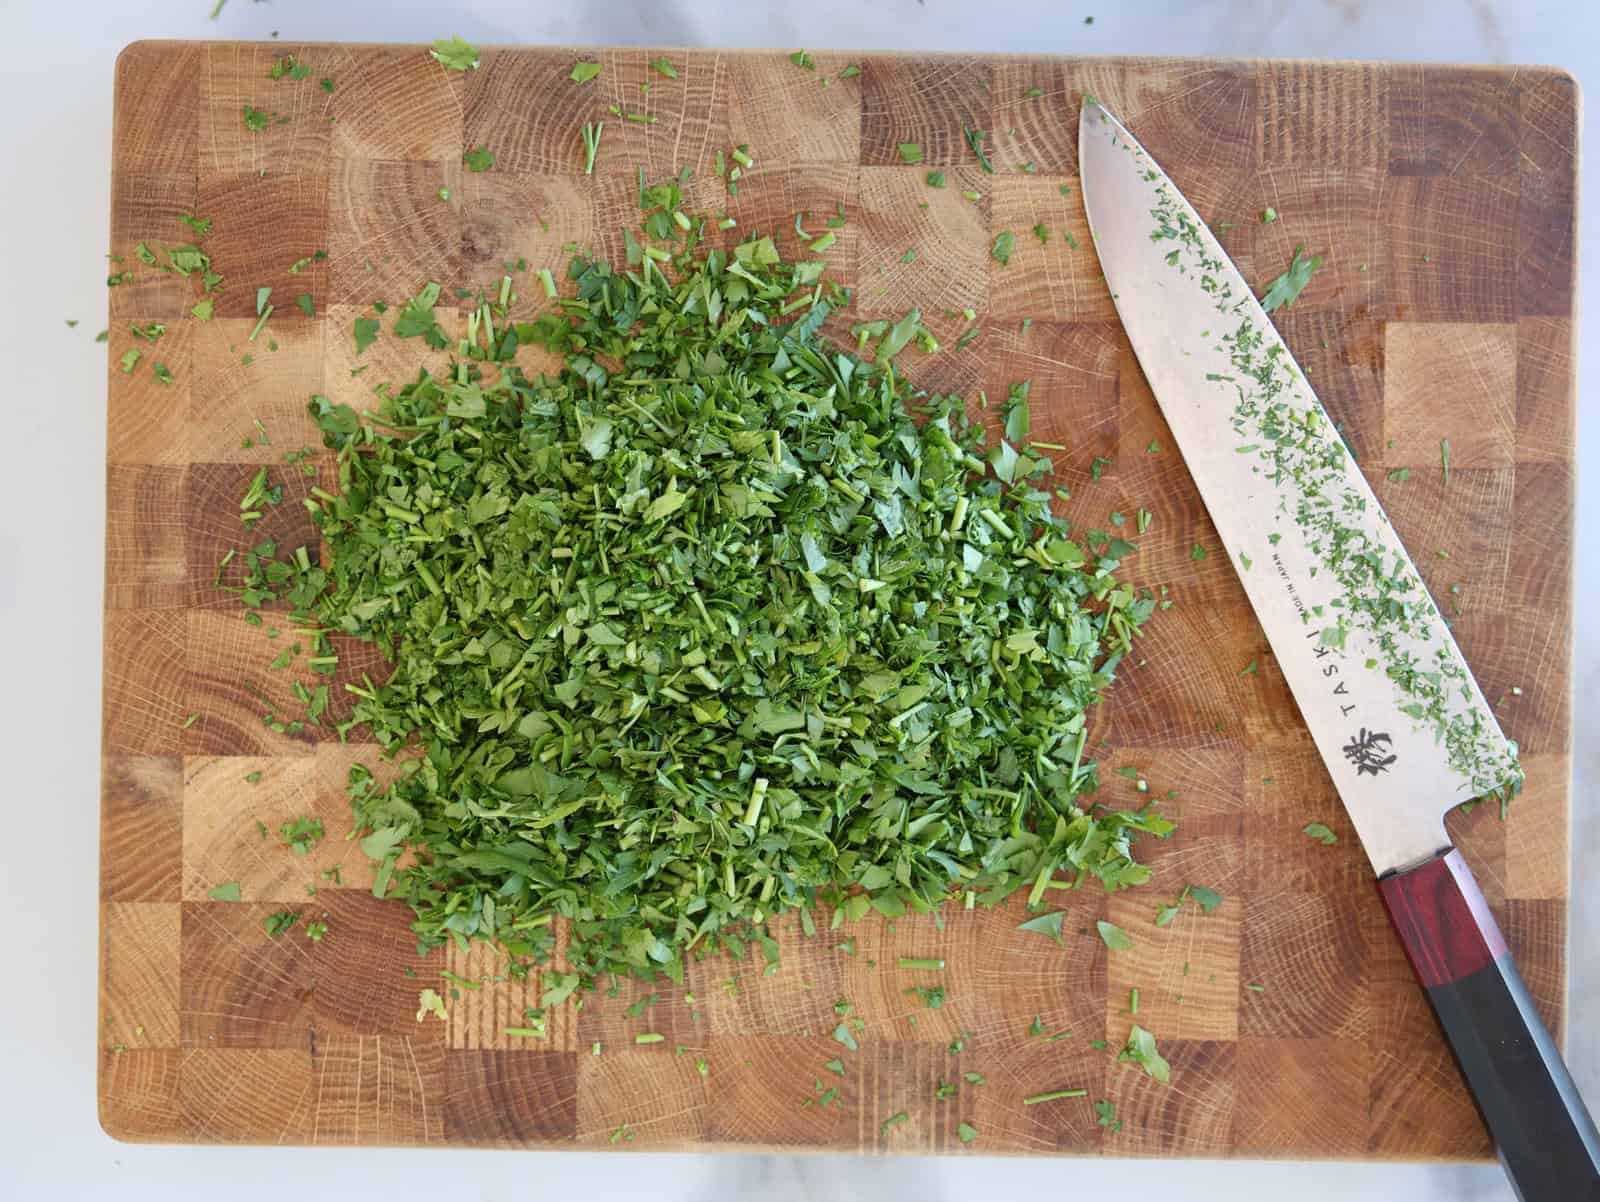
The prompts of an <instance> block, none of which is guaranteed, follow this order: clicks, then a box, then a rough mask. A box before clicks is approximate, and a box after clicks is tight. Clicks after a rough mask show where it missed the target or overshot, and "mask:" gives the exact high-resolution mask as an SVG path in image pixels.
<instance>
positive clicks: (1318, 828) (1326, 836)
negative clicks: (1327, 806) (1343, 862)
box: [1300, 822, 1339, 847]
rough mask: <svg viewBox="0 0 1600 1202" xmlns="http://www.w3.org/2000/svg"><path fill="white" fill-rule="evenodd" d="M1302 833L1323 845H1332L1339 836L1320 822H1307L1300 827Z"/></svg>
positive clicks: (1337, 840)
mask: <svg viewBox="0 0 1600 1202" xmlns="http://www.w3.org/2000/svg"><path fill="white" fill-rule="evenodd" d="M1300 831H1301V833H1302V834H1304V835H1307V836H1309V837H1310V838H1312V839H1315V840H1316V841H1317V842H1318V843H1321V844H1322V845H1323V846H1324V847H1332V846H1333V845H1334V844H1335V843H1337V842H1339V836H1338V834H1336V833H1335V832H1334V831H1332V830H1331V829H1329V828H1328V827H1327V826H1326V825H1325V824H1323V823H1321V822H1308V823H1306V824H1305V825H1304V826H1303V827H1301V828H1300Z"/></svg>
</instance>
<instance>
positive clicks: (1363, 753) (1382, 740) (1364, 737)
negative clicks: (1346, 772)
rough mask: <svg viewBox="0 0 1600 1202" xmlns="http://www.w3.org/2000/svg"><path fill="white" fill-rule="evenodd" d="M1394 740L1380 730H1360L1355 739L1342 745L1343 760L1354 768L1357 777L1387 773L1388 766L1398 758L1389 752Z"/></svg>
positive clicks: (1363, 728) (1364, 728)
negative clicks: (1347, 761)
mask: <svg viewBox="0 0 1600 1202" xmlns="http://www.w3.org/2000/svg"><path fill="white" fill-rule="evenodd" d="M1393 745H1394V740H1393V739H1391V738H1390V737H1389V736H1388V735H1387V734H1385V733H1384V732H1383V731H1381V730H1368V729H1367V728H1366V727H1365V726H1363V727H1362V728H1361V731H1360V733H1358V734H1357V735H1356V736H1355V738H1353V739H1351V740H1350V741H1349V742H1348V743H1346V744H1345V745H1344V758H1345V759H1347V760H1349V761H1350V762H1351V763H1352V764H1354V765H1355V766H1356V775H1357V776H1377V775H1378V773H1380V772H1387V771H1389V765H1390V764H1393V763H1394V762H1395V760H1396V759H1397V758H1398V757H1397V756H1395V755H1394V753H1393V752H1391V751H1390V750H1389V748H1390V747H1392V746H1393Z"/></svg>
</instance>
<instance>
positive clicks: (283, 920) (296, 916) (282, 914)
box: [261, 910, 300, 939]
mask: <svg viewBox="0 0 1600 1202" xmlns="http://www.w3.org/2000/svg"><path fill="white" fill-rule="evenodd" d="M299 921H300V912H299V911H298V910H279V911H278V912H277V913H276V914H268V915H267V916H266V917H265V918H264V919H262V920H261V926H262V928H263V929H264V930H265V931H266V932H267V938H269V939H277V938H279V937H280V936H282V935H285V934H287V933H288V932H289V930H290V928H292V927H293V926H294V925H295V923H297V922H299Z"/></svg>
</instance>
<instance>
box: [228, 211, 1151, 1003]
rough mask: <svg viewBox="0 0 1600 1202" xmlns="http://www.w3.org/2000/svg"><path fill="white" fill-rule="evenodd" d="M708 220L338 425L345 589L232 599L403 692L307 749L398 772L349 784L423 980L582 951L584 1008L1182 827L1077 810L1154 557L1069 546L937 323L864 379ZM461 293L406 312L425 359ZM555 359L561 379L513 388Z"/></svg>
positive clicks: (324, 513)
mask: <svg viewBox="0 0 1600 1202" xmlns="http://www.w3.org/2000/svg"><path fill="white" fill-rule="evenodd" d="M680 196H681V193H680V190H679V186H678V184H675V183H667V184H663V185H659V186H657V187H653V188H642V189H641V192H640V197H641V204H642V207H643V209H644V210H645V212H646V217H645V220H644V226H643V228H644V229H645V231H646V237H645V242H646V244H647V245H645V246H644V247H643V248H641V245H640V243H639V242H638V241H636V239H635V236H634V235H632V234H630V235H629V236H628V238H627V243H628V256H627V257H628V262H627V264H626V265H625V266H624V267H613V266H611V265H608V264H606V263H603V262H598V261H594V260H590V259H586V258H582V257H579V258H576V259H574V261H573V262H572V265H571V271H570V285H571V291H572V294H571V295H567V296H564V297H562V298H560V299H559V300H557V301H555V302H554V303H553V305H552V308H551V310H550V311H549V312H547V313H546V314H545V315H544V316H542V317H541V318H540V319H539V320H537V321H535V322H531V323H523V322H517V321H513V320H511V319H510V318H509V317H508V314H507V310H508V307H509V303H511V302H514V299H515V298H514V296H513V294H512V288H511V283H512V282H511V278H510V276H509V274H508V275H507V277H506V278H505V280H504V281H503V282H502V283H501V285H500V287H499V288H498V290H497V291H492V292H491V294H490V295H489V296H488V297H481V296H480V297H479V298H478V300H477V301H476V302H474V303H475V304H476V308H475V309H474V311H473V313H472V315H471V320H470V323H469V325H470V330H469V336H468V338H466V339H463V340H462V341H461V342H460V343H459V344H457V346H456V348H455V349H456V352H457V357H456V360H455V362H454V363H453V364H452V366H451V368H450V370H449V371H448V372H446V373H444V374H441V375H439V376H432V375H429V374H428V373H427V372H425V371H424V372H422V373H420V374H419V375H418V377H417V379H416V380H415V381H414V382H411V383H409V384H407V385H406V386H405V387H403V388H399V389H393V390H385V389H380V390H379V391H378V402H377V408H376V410H375V412H374V413H372V414H371V415H370V416H369V418H368V419H367V420H363V419H362V418H361V417H360V415H358V414H357V413H356V412H355V411H354V410H352V409H351V408H350V407H348V406H345V405H336V404H332V403H330V402H329V401H328V400H326V399H325V398H322V397H317V398H314V399H313V401H312V403H311V411H312V414H313V416H314V417H315V418H316V420H317V422H318V424H319V426H320V427H321V429H322V430H323V432H324V440H325V442H326V443H327V444H328V445H329V446H331V447H334V448H337V451H338V460H339V482H338V490H337V493H334V492H332V491H323V490H313V492H312V496H311V497H310V498H309V499H308V500H307V505H308V507H309V508H310V509H311V511H312V516H313V518H314V520H315V522H316V523H317V525H318V526H319V527H320V529H321V533H322V538H323V541H324V544H325V547H326V550H327V552H328V554H329V557H330V558H329V560H328V566H326V567H324V566H323V565H322V564H321V563H319V562H318V558H319V557H318V556H317V555H316V553H315V549H314V548H311V549H299V548H288V547H284V548H279V547H277V546H274V545H272V544H270V543H269V544H258V545H257V547H256V548H255V549H254V550H253V551H251V552H250V553H248V554H246V555H245V556H244V557H243V559H242V561H241V563H242V566H243V569H244V575H243V578H242V580H238V579H237V570H236V571H235V573H234V578H231V579H229V580H228V584H229V585H234V584H236V583H237V584H238V585H239V586H240V587H241V590H242V593H243V596H244V599H245V601H246V603H247V604H250V605H252V606H260V605H261V604H263V603H266V602H269V601H273V600H276V601H280V602H287V603H288V605H289V607H290V608H291V609H292V610H293V611H294V619H295V620H296V621H297V622H298V623H300V624H302V626H304V627H305V628H306V629H307V630H309V631H311V632H313V634H314V640H315V646H316V648H317V654H316V656H315V659H316V660H318V661H320V663H321V665H322V666H323V668H324V670H325V671H331V670H332V667H331V662H336V661H337V656H338V654H339V645H338V640H339V639H340V638H341V637H342V638H353V639H360V640H367V641H371V642H374V643H376V644H377V646H378V647H379V648H380V649H381V650H382V652H383V653H384V655H385V657H386V658H387V660H388V661H389V662H390V663H391V664H392V671H391V672H389V673H388V675H387V676H386V677H384V678H382V679H365V680H363V681H361V682H358V683H351V684H347V685H345V686H344V688H345V690H346V693H345V698H344V699H340V698H336V699H335V701H334V703H333V704H332V705H329V703H328V697H327V694H326V692H319V693H318V694H317V695H316V699H317V700H318V701H320V705H318V706H316V707H315V708H316V712H315V713H312V712H311V709H312V708H313V707H310V706H308V712H307V716H306V721H309V722H321V723H325V724H335V725H337V726H338V727H339V730H340V733H341V734H343V733H345V732H346V731H348V730H349V729H351V728H353V727H357V726H363V727H366V728H369V729H370V730H371V732H372V733H373V735H374V736H375V737H376V738H377V740H378V741H379V742H380V743H381V744H382V745H383V746H384V748H385V749H386V750H387V751H388V752H390V753H399V755H400V759H401V767H402V772H401V775H400V776H399V779H398V780H397V781H396V782H395V783H394V784H393V785H392V786H389V787H381V786H380V785H379V783H378V781H377V779H376V778H375V777H374V776H373V775H372V774H371V772H369V771H368V769H367V768H365V767H359V766H358V767H357V768H355V769H353V770H352V773H351V777H350V783H349V792H350V798H351V802H352V805H353V807H354V817H355V822H356V825H357V828H358V829H359V830H361V831H362V832H364V833H365V837H364V838H363V839H362V841H361V846H362V848H363V850H364V851H365V852H366V853H367V854H368V855H369V856H370V857H371V858H372V860H373V861H374V862H376V863H378V864H379V865H380V866H381V867H380V869H379V872H378V876H377V881H376V885H375V892H376V893H378V894H379V895H380V896H391V897H402V898H404V899H405V900H406V901H407V902H408V903H409V904H410V906H411V908H412V910H413V911H414V912H415V922H414V929H415V930H416V932H417V934H418V936H419V938H420V941H421V943H422V944H423V945H425V946H434V945H438V944H440V943H442V942H444V941H446V940H448V939H451V938H454V939H456V940H458V941H461V942H465V941H467V940H470V939H477V938H483V939H492V940H495V941H497V942H498V943H500V944H501V945H502V946H503V947H505V948H506V949H507V950H509V951H510V953H511V954H512V956H513V957H514V958H517V959H520V960H521V961H523V962H524V963H525V962H526V961H527V959H528V958H530V957H531V958H532V959H533V960H535V961H537V962H543V961H545V960H547V959H548V957H549V954H550V952H551V950H552V948H553V944H554V937H553V934H552V931H551V922H552V919H554V918H555V917H558V916H559V917H561V918H564V919H567V920H570V923H571V929H572V932H573V935H574V939H573V940H572V942H571V945H570V947H569V948H568V950H567V959H568V961H569V962H570V964H571V965H572V967H573V968H574V969H575V970H576V971H578V972H579V973H580V974H582V975H583V976H584V977H585V979H592V978H593V976H594V975H595V974H599V973H602V972H614V973H623V972H631V973H634V974H639V975H644V976H653V975H655V974H656V973H663V974H665V975H666V976H668V977H671V978H673V979H680V980H681V978H682V972H683V966H684V962H685V958H686V957H687V956H690V955H699V954H703V953H705V952H708V951H712V950H715V949H718V948H721V947H732V948H734V949H735V950H737V949H739V948H742V947H743V946H744V945H745V943H746V941H748V940H751V939H755V940H759V941H761V942H762V943H763V946H765V945H766V944H767V943H768V942H769V940H768V937H767V934H766V931H765V924H766V923H767V921H768V920H769V919H770V918H772V917H773V916H774V915H776V914H778V913H780V912H782V911H784V910H788V909H793V908H796V907H800V908H803V909H804V910H805V911H806V924H807V925H808V926H810V925H811V922H812V920H811V915H810V911H811V909H812V908H813V907H814V906H816V905H817V904H818V903H819V902H821V903H826V904H830V905H832V906H833V907H835V918H834V921H835V922H836V923H837V922H839V921H842V920H843V919H845V918H858V917H861V916H863V915H865V914H866V913H868V912H869V911H870V910H873V909H876V910H878V911H880V912H881V913H883V914H885V915H888V916H891V917H893V916H895V915H899V914H901V913H903V912H905V911H907V910H913V911H918V912H925V911H928V910H931V909H933V908H934V907H936V906H938V905H939V904H940V903H942V902H944V901H947V900H950V899H953V898H963V899H967V898H969V897H970V899H971V900H973V901H977V902H981V903H983V904H991V903H993V902H996V901H998V900H1000V899H1002V898H1004V897H1006V896H1007V895H1009V894H1011V893H1012V892H1014V891H1015V890H1017V889H1019V888H1022V889H1027V890H1030V891H1031V893H1032V895H1033V897H1034V898H1035V900H1036V899H1037V898H1038V897H1039V896H1040V895H1042V893H1043V891H1044V889H1045V888H1046V887H1048V886H1049V885H1050V884H1052V883H1054V884H1058V885H1060V884H1070V883H1073V882H1075V881H1076V880H1078V879H1080V878H1094V879H1095V880H1098V881H1099V882H1101V883H1103V885H1104V887H1105V888H1107V889H1115V888H1118V887H1121V886H1125V885H1131V884H1137V883H1140V882H1142V881H1143V880H1145V879H1146V877H1147V876H1148V870H1147V869H1146V868H1145V867H1143V866H1141V865H1140V864H1138V863H1137V861H1136V858H1135V854H1134V846H1133V844H1134V841H1135V839H1136V838H1137V837H1138V835H1139V834H1140V833H1141V832H1142V833H1148V834H1152V835H1156V836H1163V835H1165V834H1166V833H1167V832H1168V831H1169V830H1170V829H1171V828H1170V825H1169V824H1168V823H1167V822H1165V821H1164V820H1163V819H1162V818H1160V816H1159V815H1158V814H1156V813H1155V812H1154V811H1153V808H1152V807H1151V806H1149V805H1145V806H1143V807H1142V808H1139V809H1119V808H1115V807H1112V808H1102V807H1095V806H1092V805H1091V804H1090V803H1089V802H1088V801H1087V800H1086V799H1085V795H1086V794H1089V793H1091V792H1092V791H1093V790H1094V789H1095V787H1096V784H1097V780H1096V769H1095V764H1094V763H1093V761H1092V759H1090V758H1089V757H1088V756H1087V755H1086V751H1085V742H1086V723H1087V719H1088V711H1089V709H1090V707H1091V706H1093V704H1094V703H1095V702H1096V701H1097V700H1098V699H1099V697H1100V695H1101V692H1102V691H1103V690H1104V689H1105V688H1106V686H1107V685H1108V684H1109V683H1110V682H1111V680H1112V677H1113V674H1114V671H1115V669H1116V667H1117V666H1118V664H1119V662H1120V660H1121V659H1122V657H1123V656H1124V655H1125V654H1126V653H1127V652H1128V650H1129V649H1130V647H1131V644H1132V641H1133V639H1134V637H1135V636H1136V634H1137V632H1138V630H1139V628H1140V625H1141V624H1142V623H1143V622H1144V621H1145V619H1146V618H1148V617H1149V615H1150V613H1151V612H1152V610H1153V609H1154V608H1155V602H1154V601H1153V600H1151V599H1149V598H1145V597H1140V596H1137V595H1136V594H1135V592H1134V590H1133V589H1132V588H1131V587H1129V586H1128V585H1126V584H1122V583H1119V582H1118V581H1117V580H1116V578H1115V576H1114V572H1115V570H1116V569H1117V566H1118V560H1117V556H1119V555H1122V554H1126V553H1127V552H1128V551H1131V550H1132V546H1131V544H1127V543H1123V542H1121V541H1120V540H1114V539H1105V537H1104V536H1103V535H1102V536H1097V537H1098V538H1099V539H1101V540H1104V541H1099V542H1095V543H1092V544H1091V545H1089V546H1086V545H1085V544H1083V543H1080V542H1079V541H1076V540H1075V539H1074V538H1073V537H1072V531H1071V529H1070V527H1069V525H1068V524H1067V523H1066V522H1065V521H1064V520H1062V519H1060V518H1058V517H1056V516H1054V515H1053V514H1052V513H1051V511H1050V507H1049V502H1050V498H1051V494H1050V493H1049V492H1048V491H1047V490H1046V489H1045V488H1044V486H1043V484H1042V481H1043V479H1044V477H1045V476H1046V474H1047V473H1048V471H1049V463H1048V460H1046V459H1044V458H1042V457H1041V456H1040V453H1039V452H1038V451H1037V450H1036V449H1033V448H1030V447H1029V446H1028V445H1027V444H1026V443H1017V442H1015V441H1006V440H1001V441H998V442H995V443H993V445H988V444H987V443H986V438H985V433H984V431H983V430H982V428H980V427H979V426H976V425H974V424H972V423H970V422H969V421H968V419H967V417H966V416H965V410H964V406H963V402H962V401H961V399H960V398H957V397H945V396H929V395H925V394H922V393H919V392H917V391H916V390H914V388H913V387H912V386H911V385H910V384H909V383H908V382H907V380H906V379H905V377H904V376H903V375H901V374H900V371H899V370H898V368H897V366H896V363H895V360H894V355H895V353H896V352H898V351H899V350H900V349H901V348H904V347H905V346H907V345H909V344H910V343H911V342H912V341H914V340H917V339H916V337H915V336H916V335H917V334H919V333H920V326H919V323H918V320H917V318H916V316H915V314H914V313H913V314H911V315H908V317H907V319H906V320H904V321H902V322H898V323H894V324H893V325H892V326H890V327H889V328H888V329H885V330H883V331H881V332H880V331H877V330H875V329H874V330H870V331H869V332H868V333H867V334H866V335H862V337H863V338H870V337H873V336H876V337H877V341H876V346H875V361H868V360H866V359H864V358H862V357H858V356H857V355H855V354H851V353H847V352H842V351H839V350H837V349H835V348H833V347H831V346H829V345H828V344H827V343H826V342H824V341H823V340H822V339H821V338H820V337H819V330H820V329H821V326H822V324H823V322H824V320H825V319H826V318H827V317H828V315H829V313H830V312H832V311H833V310H834V309H835V308H838V307H840V306H841V305H842V304H844V303H845V302H846V301H847V299H848V297H847V295H846V294H845V293H843V292H842V291H841V290H839V289H838V288H836V287H834V286H831V285H829V284H827V283H826V282H825V281H824V280H823V279H822V278H821V277H822V266H823V265H822V261H821V260H820V259H811V258H808V259H803V260H801V261H798V262H785V261H783V259H782V258H781V256H780V253H779V251H778V249H777V247H776V245H775V244H774V242H773V241H772V239H771V238H770V237H762V238H755V239H752V240H749V241H746V242H744V243H742V244H741V245H738V246H736V247H733V248H731V250H724V249H721V248H716V247H711V246H708V245H707V244H706V243H704V242H703V241H702V239H703V237H704V234H705V231H706V229H707V226H708V225H711V226H712V227H714V226H715V221H714V219H712V220H710V221H709V222H708V221H703V220H694V221H690V220H688V219H687V218H686V217H684V216H683V215H682V213H681V210H680V209H679V200H680ZM437 297H438V289H437V287H436V286H432V285H430V286H429V288H428V289H424V291H423V294H422V295H420V296H419V297H418V298H416V299H414V300H413V301H412V302H411V303H410V304H409V305H407V306H406V307H405V315H406V316H407V318H408V319H409V320H411V325H412V326H414V327H418V329H420V331H421V333H422V335H423V336H424V337H426V338H427V339H428V341H430V342H435V341H439V340H442V339H443V334H442V331H440V328H439V327H438V326H437V325H436V324H434V323H433V322H432V318H431V308H432V304H433V301H434V300H436V299H437ZM463 303H464V304H465V303H466V302H463ZM424 310H428V311H430V312H424ZM412 332H413V333H415V332H416V331H415V330H413V331H412ZM527 344H533V345H537V346H539V347H543V348H545V349H547V350H549V351H553V352H555V353H557V354H558V355H560V356H561V358H562V368H561V371H560V373H559V375H557V376H555V377H553V378H552V377H540V378H532V377H528V376H526V375H524V374H523V372H522V371H521V370H520V369H519V368H518V367H517V366H516V364H515V363H514V362H513V359H514V356H515V355H516V352H517V350H518V348H519V347H521V346H524V345H527ZM1026 405H1027V389H1026V386H1025V385H1019V386H1018V387H1016V388H1015V389H1013V394H1012V398H1011V402H1010V406H1009V416H1010V419H1011V420H1008V421H1007V423H1006V425H1007V429H1008V431H1011V432H1013V433H1015V432H1016V431H1018V430H1020V431H1022V432H1024V433H1025V431H1026V429H1027V421H1026ZM914 415H915V417H916V420H913V417H914ZM263 483H266V482H263ZM330 661H331V662H330ZM345 699H347V700H348V701H350V702H353V706H352V708H350V709H349V710H348V712H342V711H341V710H340V702H341V701H342V700H345ZM272 720H275V721H281V720H282V716H281V715H279V716H278V717H277V718H274V719H272ZM408 853H409V854H408ZM929 1004H930V1005H931V1004H932V1003H931V1002H930V1003H929Z"/></svg>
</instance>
